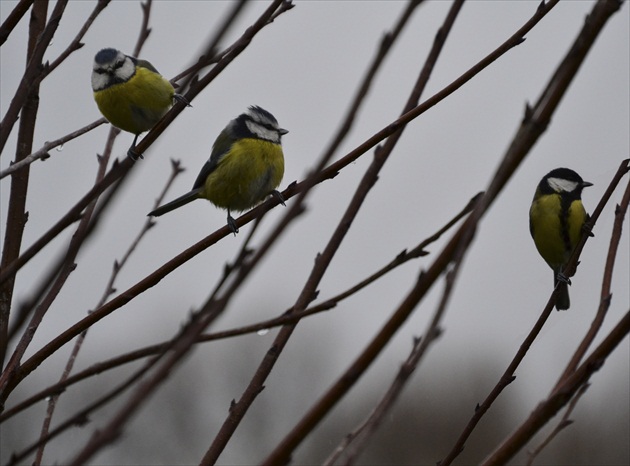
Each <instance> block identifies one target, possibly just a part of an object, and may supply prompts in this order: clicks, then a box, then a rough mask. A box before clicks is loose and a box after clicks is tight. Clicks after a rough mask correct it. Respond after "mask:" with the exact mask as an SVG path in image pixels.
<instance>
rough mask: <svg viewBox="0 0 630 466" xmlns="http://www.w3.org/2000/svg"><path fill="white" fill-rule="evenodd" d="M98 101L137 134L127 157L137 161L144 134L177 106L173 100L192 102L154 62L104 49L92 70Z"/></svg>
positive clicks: (111, 119) (113, 121)
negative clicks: (140, 138)
mask: <svg viewBox="0 0 630 466" xmlns="http://www.w3.org/2000/svg"><path fill="white" fill-rule="evenodd" d="M92 90H93V91H94V100H95V101H96V105H98V109H99V110H100V111H101V113H102V114H103V116H104V117H105V118H107V120H108V121H109V122H110V123H111V124H112V125H114V126H116V127H117V128H120V129H122V130H123V131H127V132H129V133H132V134H135V137H134V139H133V143H132V144H131V147H130V148H129V151H128V152H127V154H128V155H129V156H130V157H131V158H132V159H134V160H136V159H137V158H138V155H137V154H136V152H135V147H136V141H137V140H138V136H139V135H140V133H143V132H145V131H148V130H150V129H151V128H152V127H153V125H155V124H156V123H157V122H158V121H159V120H160V119H161V118H162V117H163V116H164V115H165V114H166V112H168V111H169V109H170V108H171V107H172V106H173V99H178V100H181V101H182V102H184V103H186V104H187V105H189V104H188V101H187V100H186V99H185V98H184V97H183V96H180V95H179V94H176V93H175V89H174V88H173V86H172V85H171V83H170V82H168V80H166V79H165V78H164V77H162V75H161V74H160V73H158V71H157V70H156V69H155V67H154V66H153V65H151V63H149V62H148V61H146V60H138V59H137V58H134V57H130V56H128V55H125V54H124V53H122V52H121V51H120V50H116V49H112V48H107V49H103V50H101V51H100V52H98V53H97V54H96V56H95V57H94V65H93V67H92Z"/></svg>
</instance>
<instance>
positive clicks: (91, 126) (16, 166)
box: [0, 118, 107, 179]
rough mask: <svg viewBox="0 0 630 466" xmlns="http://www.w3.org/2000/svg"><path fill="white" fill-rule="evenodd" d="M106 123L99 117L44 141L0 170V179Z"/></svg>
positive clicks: (48, 155)
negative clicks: (63, 134) (64, 133)
mask: <svg viewBox="0 0 630 466" xmlns="http://www.w3.org/2000/svg"><path fill="white" fill-rule="evenodd" d="M105 123H107V120H106V119H105V118H101V119H99V120H96V121H93V122H92V123H90V124H89V125H87V126H84V127H83V128H80V129H78V130H76V131H73V132H72V133H70V134H66V135H65V136H63V137H60V138H59V139H55V140H54V141H50V142H46V143H44V145H43V146H42V147H41V148H40V149H38V150H36V151H35V152H33V153H31V154H29V155H27V156H26V157H24V158H23V159H22V160H20V161H19V162H16V163H13V164H11V165H9V166H8V167H7V168H6V169H5V170H2V171H1V172H0V179H2V178H4V177H5V176H8V175H10V174H12V173H14V172H16V171H18V170H19V169H21V168H23V167H25V166H26V165H30V164H31V163H33V162H35V161H36V160H40V159H41V160H46V159H48V158H49V157H50V152H49V151H50V150H51V149H54V148H55V147H61V146H62V145H64V144H65V143H66V142H68V141H71V140H73V139H76V138H78V137H79V136H81V135H83V134H85V133H87V132H89V131H92V130H93V129H94V128H97V127H99V126H101V125H102V124H105Z"/></svg>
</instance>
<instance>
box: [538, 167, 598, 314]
mask: <svg viewBox="0 0 630 466" xmlns="http://www.w3.org/2000/svg"><path fill="white" fill-rule="evenodd" d="M587 186H593V184H592V183H589V182H588V181H584V180H582V178H581V177H580V175H578V174H577V173H575V172H574V171H573V170H570V169H568V168H556V169H555V170H552V171H550V172H549V173H547V174H546V175H545V176H544V177H543V179H542V180H540V183H538V187H537V188H536V193H535V194H534V200H533V201H532V205H531V207H530V209H529V231H530V233H531V235H532V238H533V239H534V243H535V244H536V249H538V252H539V253H540V255H541V256H542V258H543V259H545V262H547V264H549V267H551V268H552V269H553V278H554V285H555V286H557V287H558V288H559V292H558V298H557V300H556V309H558V310H566V309H569V305H570V301H569V287H568V284H569V280H568V279H567V278H566V277H564V275H563V274H562V272H563V270H564V268H565V267H566V265H567V262H568V261H569V258H570V257H571V253H572V252H573V250H574V249H575V246H576V245H577V243H578V242H579V240H580V237H581V236H582V232H583V228H584V223H585V222H586V219H587V215H586V210H584V205H583V204H582V199H581V196H582V189H583V188H586V187H587Z"/></svg>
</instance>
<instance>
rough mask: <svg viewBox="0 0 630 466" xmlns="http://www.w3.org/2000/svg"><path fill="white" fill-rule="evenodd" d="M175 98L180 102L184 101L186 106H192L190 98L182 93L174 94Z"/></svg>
mask: <svg viewBox="0 0 630 466" xmlns="http://www.w3.org/2000/svg"><path fill="white" fill-rule="evenodd" d="M173 99H175V100H176V101H178V102H181V103H183V104H184V105H186V107H192V105H190V102H189V101H188V99H187V98H186V97H184V96H183V95H181V94H173Z"/></svg>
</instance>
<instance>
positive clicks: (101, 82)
mask: <svg viewBox="0 0 630 466" xmlns="http://www.w3.org/2000/svg"><path fill="white" fill-rule="evenodd" d="M108 83H109V78H108V77H107V75H106V74H99V73H96V72H94V73H92V90H93V91H100V90H101V89H105V88H106V87H107V86H108Z"/></svg>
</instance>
